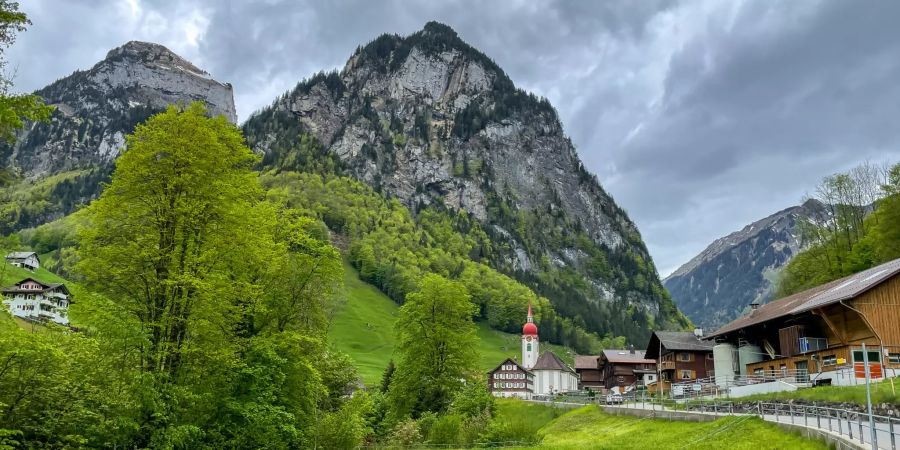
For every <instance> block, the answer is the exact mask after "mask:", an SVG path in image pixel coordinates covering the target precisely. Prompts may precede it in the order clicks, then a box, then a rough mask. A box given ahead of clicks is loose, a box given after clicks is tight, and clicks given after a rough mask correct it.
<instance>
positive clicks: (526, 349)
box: [525, 342, 531, 352]
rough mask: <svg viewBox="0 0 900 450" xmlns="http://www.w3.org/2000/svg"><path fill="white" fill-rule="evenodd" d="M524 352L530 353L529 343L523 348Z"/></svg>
mask: <svg viewBox="0 0 900 450" xmlns="http://www.w3.org/2000/svg"><path fill="white" fill-rule="evenodd" d="M525 351H529V352H530V351H531V343H530V342H529V343H528V345H526V346H525Z"/></svg>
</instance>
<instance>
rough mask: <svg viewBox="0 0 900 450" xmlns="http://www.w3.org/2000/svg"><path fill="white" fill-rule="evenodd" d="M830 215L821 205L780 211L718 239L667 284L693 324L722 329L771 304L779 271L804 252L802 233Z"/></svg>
mask: <svg viewBox="0 0 900 450" xmlns="http://www.w3.org/2000/svg"><path fill="white" fill-rule="evenodd" d="M827 214H828V213H827V210H826V208H825V206H824V205H823V204H822V203H820V202H818V201H817V200H807V201H806V202H804V203H803V204H802V205H800V206H794V207H791V208H787V209H784V210H782V211H778V212H777V213H775V214H772V215H771V216H768V217H766V218H764V219H760V220H757V221H756V222H753V223H751V224H750V225H747V226H745V227H744V228H743V229H741V230H740V231H736V232H734V233H731V234H729V235H728V236H725V237H723V238H719V239H716V240H715V241H714V242H713V243H712V244H710V245H709V246H708V247H706V249H705V250H703V251H702V252H701V253H700V254H699V255H697V256H695V257H694V258H693V259H691V260H690V261H688V262H687V263H685V264H684V265H683V266H681V267H679V268H678V270H676V271H675V272H673V273H672V274H671V275H669V276H668V277H666V279H665V280H663V283H664V284H665V286H666V288H667V289H668V290H669V292H670V293H671V294H672V298H674V299H675V303H676V304H677V305H678V308H679V309H680V310H681V311H682V312H684V313H685V314H687V316H688V317H689V318H690V319H691V320H692V321H693V322H694V323H695V324H697V325H699V326H702V327H705V328H709V329H715V328H718V327H720V326H722V325H724V324H726V323H728V322H730V321H731V320H733V319H735V318H736V317H738V316H739V315H740V314H741V313H742V312H743V311H744V309H745V308H747V307H748V306H749V305H750V303H751V302H753V301H759V302H762V303H765V302H767V301H769V300H771V299H772V296H773V294H774V289H775V286H774V281H775V277H776V275H777V274H778V272H779V270H780V269H781V268H782V267H783V266H784V265H785V264H787V263H788V261H790V259H791V258H792V257H793V256H794V255H796V254H797V252H798V251H800V250H801V249H802V248H803V246H804V243H803V242H802V239H801V234H802V233H801V230H800V227H801V226H802V225H803V224H804V223H819V222H820V221H821V220H823V218H824V217H826V216H827Z"/></svg>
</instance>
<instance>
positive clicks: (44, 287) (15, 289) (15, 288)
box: [0, 278, 74, 303]
mask: <svg viewBox="0 0 900 450" xmlns="http://www.w3.org/2000/svg"><path fill="white" fill-rule="evenodd" d="M26 281H34V282H35V283H37V284H39V285H41V289H22V288H20V287H19V286H21V285H22V283H25V282H26ZM56 288H62V290H63V291H65V292H66V294H67V295H68V294H69V289H68V288H67V287H66V285H65V284H62V283H49V284H48V283H42V282H40V281H38V280H35V279H34V278H25V279H24V280H22V281H19V282H18V283H16V284H14V285H12V286H9V287H5V288H3V289H0V292H3V293H4V294H18V293H29V294H33V293H35V292H44V291H51V290H53V289H56ZM73 303H74V302H73Z"/></svg>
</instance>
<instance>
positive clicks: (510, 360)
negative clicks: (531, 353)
mask: <svg viewBox="0 0 900 450" xmlns="http://www.w3.org/2000/svg"><path fill="white" fill-rule="evenodd" d="M506 363H513V364H515V365H516V367H518V368H519V369H521V370H523V371H525V372H527V373H531V371H530V370H528V369H526V368H525V366H523V365H521V364H519V363H518V361H516V360H515V359H512V358H506V359H504V360H503V362H502V363H500V364H497V367H494V369H493V370H491V371H490V372H488V373H494V372H496V371H497V370H499V369H500V368H501V367H503V365H504V364H506Z"/></svg>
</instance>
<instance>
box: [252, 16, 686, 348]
mask: <svg viewBox="0 0 900 450" xmlns="http://www.w3.org/2000/svg"><path fill="white" fill-rule="evenodd" d="M244 130H245V135H246V137H247V139H248V142H249V143H250V145H251V146H252V147H253V148H254V149H255V150H256V151H258V152H260V153H262V154H264V165H265V166H266V167H269V168H275V169H278V170H292V171H305V172H317V173H321V174H347V175H351V176H353V177H354V178H356V179H358V180H361V181H363V182H365V183H366V184H368V185H369V186H371V187H373V188H374V189H375V190H376V191H377V192H380V193H382V194H383V195H385V196H387V197H390V198H396V199H398V200H399V201H400V202H401V203H402V204H403V205H405V206H406V207H408V208H409V209H410V210H412V212H413V213H414V215H415V218H416V220H417V221H421V218H422V217H423V214H422V213H423V211H427V214H425V215H424V217H431V216H433V215H435V214H436V215H441V216H442V217H446V218H448V219H449V221H448V222H447V224H448V225H449V226H451V227H453V228H454V229H455V231H457V232H460V233H462V234H463V235H466V236H470V237H471V238H472V239H473V240H474V241H475V242H476V245H473V246H472V248H471V253H470V254H469V255H468V257H469V258H470V259H471V260H473V261H479V262H483V263H485V264H487V265H489V266H490V267H493V268H496V269H497V270H500V271H502V272H503V273H506V274H508V275H510V276H512V277H514V278H516V279H517V280H520V281H522V282H524V283H525V284H526V285H528V286H530V287H531V288H533V289H534V290H535V291H536V292H537V293H538V294H540V295H543V296H545V297H547V298H549V299H550V300H551V302H552V304H553V306H554V307H555V309H556V310H558V311H559V313H560V314H561V315H563V316H565V317H568V318H570V319H572V320H573V322H574V323H575V324H578V325H583V326H584V327H585V328H587V329H588V330H591V331H594V332H597V333H600V334H601V335H603V334H606V333H612V334H614V335H623V336H627V337H628V338H629V339H630V340H631V341H633V342H636V343H637V344H641V343H642V341H643V340H644V339H646V337H647V335H648V330H649V329H650V328H651V327H655V328H683V327H686V326H687V325H688V322H687V320H686V319H685V318H684V317H683V316H682V315H681V314H680V313H679V312H678V311H677V310H676V308H675V306H674V304H673V302H672V301H671V299H670V297H669V295H668V293H667V292H666V290H665V289H664V288H663V287H662V284H661V282H660V281H659V278H658V275H657V272H656V269H655V267H654V265H653V263H652V261H651V259H650V256H649V254H648V252H647V250H646V247H645V245H644V243H643V242H642V240H641V237H640V234H639V233H638V231H637V229H636V227H635V226H634V224H633V223H632V222H631V220H630V219H629V218H628V216H627V215H626V213H625V212H624V211H623V210H622V209H621V208H619V207H618V206H617V205H616V203H615V202H614V201H613V200H612V198H610V197H609V195H607V194H606V192H605V191H604V190H603V189H602V187H601V186H600V184H599V183H598V181H597V180H596V178H595V177H594V176H593V175H591V174H590V173H588V172H587V171H586V170H585V168H584V166H583V165H582V163H581V161H580V160H579V159H578V156H577V154H576V152H575V149H574V147H573V145H572V143H571V141H570V140H569V139H568V137H566V136H565V134H564V133H563V130H562V125H561V124H560V122H559V119H558V117H557V114H556V112H555V110H554V109H553V107H552V106H551V105H550V104H549V102H547V101H546V100H545V99H539V98H537V97H535V96H534V95H532V94H528V93H526V92H524V91H522V90H520V89H518V88H516V87H515V86H514V84H513V83H512V81H511V80H510V79H509V77H508V76H507V75H506V74H505V73H504V72H503V71H502V70H501V69H500V68H499V67H498V66H497V65H496V64H495V63H494V62H493V61H491V60H490V59H489V58H488V57H487V56H485V55H484V54H482V53H481V52H479V51H477V50H476V49H474V48H472V47H470V46H469V45H468V44H466V43H465V42H463V41H462V40H461V39H460V38H459V37H458V36H457V35H456V33H455V32H454V31H453V30H452V29H450V28H449V27H447V26H445V25H442V24H438V23H434V22H431V23H429V24H427V25H426V26H425V28H424V29H423V30H421V31H419V32H417V33H415V34H412V35H410V36H407V37H400V36H396V35H383V36H381V37H379V38H377V39H375V40H374V41H372V42H371V43H369V44H367V45H365V46H363V47H360V48H358V49H357V51H356V52H354V54H353V55H352V56H351V57H350V59H349V61H348V62H347V64H346V66H345V67H344V69H343V70H342V71H341V72H340V73H329V74H324V73H323V74H319V75H317V76H315V77H313V78H311V79H309V80H307V81H304V82H301V83H300V84H299V85H298V86H297V87H296V88H295V89H293V90H292V91H291V92H288V93H287V94H285V95H284V96H282V97H281V98H279V99H277V100H276V101H275V102H274V103H273V104H272V105H271V106H270V107H268V108H265V109H263V110H261V111H259V112H258V113H256V114H254V115H253V116H252V117H251V118H250V119H248V121H247V122H246V123H245V124H244ZM376 284H377V283H376ZM380 287H382V289H386V290H387V291H388V293H390V292H389V291H390V290H391V289H392V286H391V285H389V284H385V285H380ZM401 290H402V289H401Z"/></svg>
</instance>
